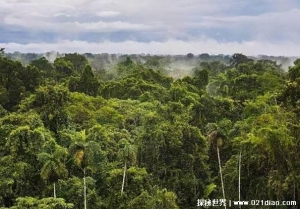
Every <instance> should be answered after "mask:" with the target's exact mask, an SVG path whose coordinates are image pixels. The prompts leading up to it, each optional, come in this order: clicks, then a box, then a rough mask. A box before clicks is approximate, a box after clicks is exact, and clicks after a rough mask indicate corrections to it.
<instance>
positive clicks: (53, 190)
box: [53, 182, 56, 199]
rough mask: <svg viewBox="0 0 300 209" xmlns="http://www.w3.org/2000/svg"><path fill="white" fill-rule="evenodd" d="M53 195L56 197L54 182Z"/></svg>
mask: <svg viewBox="0 0 300 209" xmlns="http://www.w3.org/2000/svg"><path fill="white" fill-rule="evenodd" d="M53 197H54V199H56V189H55V182H54V183H53Z"/></svg>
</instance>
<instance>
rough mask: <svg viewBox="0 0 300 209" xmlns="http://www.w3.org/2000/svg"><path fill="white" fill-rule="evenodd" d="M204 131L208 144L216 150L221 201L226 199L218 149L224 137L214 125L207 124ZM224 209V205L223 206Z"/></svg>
mask: <svg viewBox="0 0 300 209" xmlns="http://www.w3.org/2000/svg"><path fill="white" fill-rule="evenodd" d="M206 130H207V137H208V139H209V140H210V143H211V144H212V145H213V147H216V149H217V155H218V164H219V173H220V179H221V186H222V193H223V199H226V198H225V190H224V181H223V175H222V166H221V157H220V150H219V147H221V146H222V145H223V143H224V139H225V136H224V134H223V133H222V131H221V130H220V128H219V127H218V125H217V124H215V123H209V124H207V126H206ZM224 207H225V209H226V205H224Z"/></svg>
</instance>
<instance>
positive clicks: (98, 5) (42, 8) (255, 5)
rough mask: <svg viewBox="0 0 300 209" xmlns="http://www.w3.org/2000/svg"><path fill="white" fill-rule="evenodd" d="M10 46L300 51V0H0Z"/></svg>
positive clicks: (0, 30)
mask: <svg viewBox="0 0 300 209" xmlns="http://www.w3.org/2000/svg"><path fill="white" fill-rule="evenodd" d="M0 5H1V7H0V34H1V36H0V46H1V47H5V48H6V49H7V51H13V50H16V51H22V52H27V51H30V52H33V51H34V52H41V51H43V52H44V51H49V50H56V51H60V52H75V51H77V52H94V53H101V52H108V53H154V54H184V53H188V52H192V53H196V54H197V53H204V52H207V53H214V54H232V53H234V52H243V53H245V54H248V55H257V54H268V55H285V56H290V55H293V56H297V55H298V56H299V55H300V53H299V46H300V39H299V34H300V24H297V20H299V19H300V1H299V0H252V1H248V0H213V1H211V0H185V1H181V0H160V1H153V0H143V1H140V0H127V1H123V0H51V1H38V0H0Z"/></svg>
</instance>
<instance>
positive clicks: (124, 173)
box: [121, 160, 127, 195]
mask: <svg viewBox="0 0 300 209" xmlns="http://www.w3.org/2000/svg"><path fill="white" fill-rule="evenodd" d="M126 169H127V167H126V160H125V164H124V171H123V182H122V189H121V195H122V194H123V191H124V184H125V175H126Z"/></svg>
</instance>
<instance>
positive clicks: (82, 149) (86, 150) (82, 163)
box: [70, 130, 101, 209]
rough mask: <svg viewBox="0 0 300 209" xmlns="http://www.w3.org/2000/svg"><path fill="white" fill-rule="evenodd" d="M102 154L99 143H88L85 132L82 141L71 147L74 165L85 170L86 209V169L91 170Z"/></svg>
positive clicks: (85, 204) (81, 137)
mask: <svg viewBox="0 0 300 209" xmlns="http://www.w3.org/2000/svg"><path fill="white" fill-rule="evenodd" d="M100 152H101V148H100V146H99V144H98V143H97V142H94V141H87V135H86V133H85V130H83V131H81V132H80V140H79V141H78V142H75V143H74V144H73V145H71V147H70V153H71V154H72V155H73V159H74V163H75V164H76V165H77V166H78V167H79V168H81V169H82V170H83V196H84V209H86V208H87V198H86V190H87V187H86V169H87V168H89V169H91V166H92V165H93V164H94V163H95V162H94V161H95V157H96V156H97V154H99V153H100Z"/></svg>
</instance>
